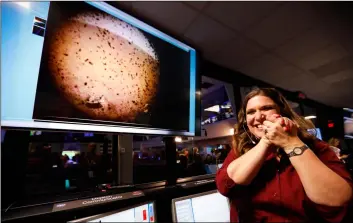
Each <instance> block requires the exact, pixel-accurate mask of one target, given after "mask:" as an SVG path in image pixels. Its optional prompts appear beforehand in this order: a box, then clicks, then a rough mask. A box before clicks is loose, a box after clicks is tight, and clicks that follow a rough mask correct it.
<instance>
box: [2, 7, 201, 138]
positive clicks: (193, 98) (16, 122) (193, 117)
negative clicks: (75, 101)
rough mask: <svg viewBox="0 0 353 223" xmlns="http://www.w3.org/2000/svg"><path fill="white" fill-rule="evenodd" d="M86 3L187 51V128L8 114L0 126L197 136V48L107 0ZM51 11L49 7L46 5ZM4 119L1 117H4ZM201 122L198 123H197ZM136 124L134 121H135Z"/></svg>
mask: <svg viewBox="0 0 353 223" xmlns="http://www.w3.org/2000/svg"><path fill="white" fill-rule="evenodd" d="M85 3H87V4H89V5H91V6H93V7H95V8H97V9H98V10H102V11H103V12H105V13H107V14H110V15H112V16H114V17H116V18H119V19H121V20H123V21H125V22H127V23H129V24H131V25H133V26H135V27H136V28H139V29H141V30H143V31H145V32H148V33H150V34H151V35H154V36H156V37H157V38H159V39H161V40H163V41H165V42H168V43H169V44H171V45H174V46H176V47H178V48H180V49H182V50H184V51H186V52H189V54H190V62H191V64H190V75H189V78H190V96H189V98H190V103H189V111H190V112H189V117H188V119H189V122H188V129H183V130H179V129H168V128H156V127H136V126H131V125H129V123H124V124H119V123H113V124H93V123H89V122H68V121H65V122H61V121H54V120H37V119H34V118H33V117H31V119H12V118H11V117H1V126H2V127H6V128H8V129H10V128H13V129H43V130H59V131H60V130H61V131H90V132H101V133H127V134H147V135H165V136H197V135H199V134H200V131H201V120H200V114H199V113H200V111H199V108H200V104H201V100H200V96H199V95H198V94H197V93H198V92H199V91H200V83H199V82H201V78H200V71H199V63H200V62H201V61H200V59H201V58H200V56H199V51H198V50H196V49H195V48H194V47H191V46H190V45H189V44H187V43H185V42H183V41H179V40H178V39H176V38H174V37H172V36H171V35H168V34H167V33H165V32H163V31H162V30H160V29H157V28H155V27H154V26H152V25H149V24H148V23H147V22H144V21H143V20H141V19H138V18H137V17H135V16H133V15H131V14H128V13H125V12H124V11H122V10H121V9H119V8H118V7H115V6H112V5H110V4H108V3H106V2H91V1H85ZM49 10H50V8H49ZM3 118H4V119H3ZM199 121H200V123H198V122H199ZM136 125H137V124H136Z"/></svg>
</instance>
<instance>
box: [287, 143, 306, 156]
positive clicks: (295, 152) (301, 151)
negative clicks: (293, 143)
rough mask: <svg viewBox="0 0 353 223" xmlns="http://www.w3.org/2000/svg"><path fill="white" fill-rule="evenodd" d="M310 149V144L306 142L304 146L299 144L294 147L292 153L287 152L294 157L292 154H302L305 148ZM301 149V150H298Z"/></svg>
mask: <svg viewBox="0 0 353 223" xmlns="http://www.w3.org/2000/svg"><path fill="white" fill-rule="evenodd" d="M307 149H309V146H307V145H306V144H304V145H303V146H299V147H294V148H293V150H292V151H291V152H290V153H287V155H288V157H292V156H300V155H302V154H303V153H304V151H305V150H307ZM297 151H300V152H297Z"/></svg>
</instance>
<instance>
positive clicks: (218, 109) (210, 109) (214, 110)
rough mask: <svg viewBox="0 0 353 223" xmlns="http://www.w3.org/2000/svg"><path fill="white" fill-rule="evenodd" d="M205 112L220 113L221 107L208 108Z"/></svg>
mask: <svg viewBox="0 0 353 223" xmlns="http://www.w3.org/2000/svg"><path fill="white" fill-rule="evenodd" d="M205 111H210V112H217V113H219V111H220V108H219V105H213V106H211V107H209V108H206V109H205Z"/></svg>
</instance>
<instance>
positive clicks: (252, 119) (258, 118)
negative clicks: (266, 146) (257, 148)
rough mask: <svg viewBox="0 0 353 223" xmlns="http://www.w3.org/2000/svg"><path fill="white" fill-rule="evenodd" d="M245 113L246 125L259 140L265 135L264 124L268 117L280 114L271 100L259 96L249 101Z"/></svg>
mask: <svg viewBox="0 0 353 223" xmlns="http://www.w3.org/2000/svg"><path fill="white" fill-rule="evenodd" d="M245 112H246V114H245V116H246V125H247V126H248V128H249V130H250V132H251V133H252V134H253V135H255V136H256V137H257V138H261V137H262V136H263V135H264V134H265V133H264V131H263V128H262V123H263V122H264V121H265V120H266V119H267V117H270V116H272V115H274V114H279V109H278V106H277V105H276V103H275V102H274V101H273V100H272V99H271V98H269V97H266V96H262V95H257V96H255V97H252V98H251V99H250V100H249V101H248V103H247V105H246V111H245Z"/></svg>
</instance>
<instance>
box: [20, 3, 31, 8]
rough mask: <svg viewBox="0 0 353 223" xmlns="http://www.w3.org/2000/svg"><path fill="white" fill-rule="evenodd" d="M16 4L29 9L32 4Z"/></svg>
mask: <svg viewBox="0 0 353 223" xmlns="http://www.w3.org/2000/svg"><path fill="white" fill-rule="evenodd" d="M16 4H17V5H19V6H22V7H23V8H26V9H29V8H30V6H31V5H30V3H29V2H16Z"/></svg>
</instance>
